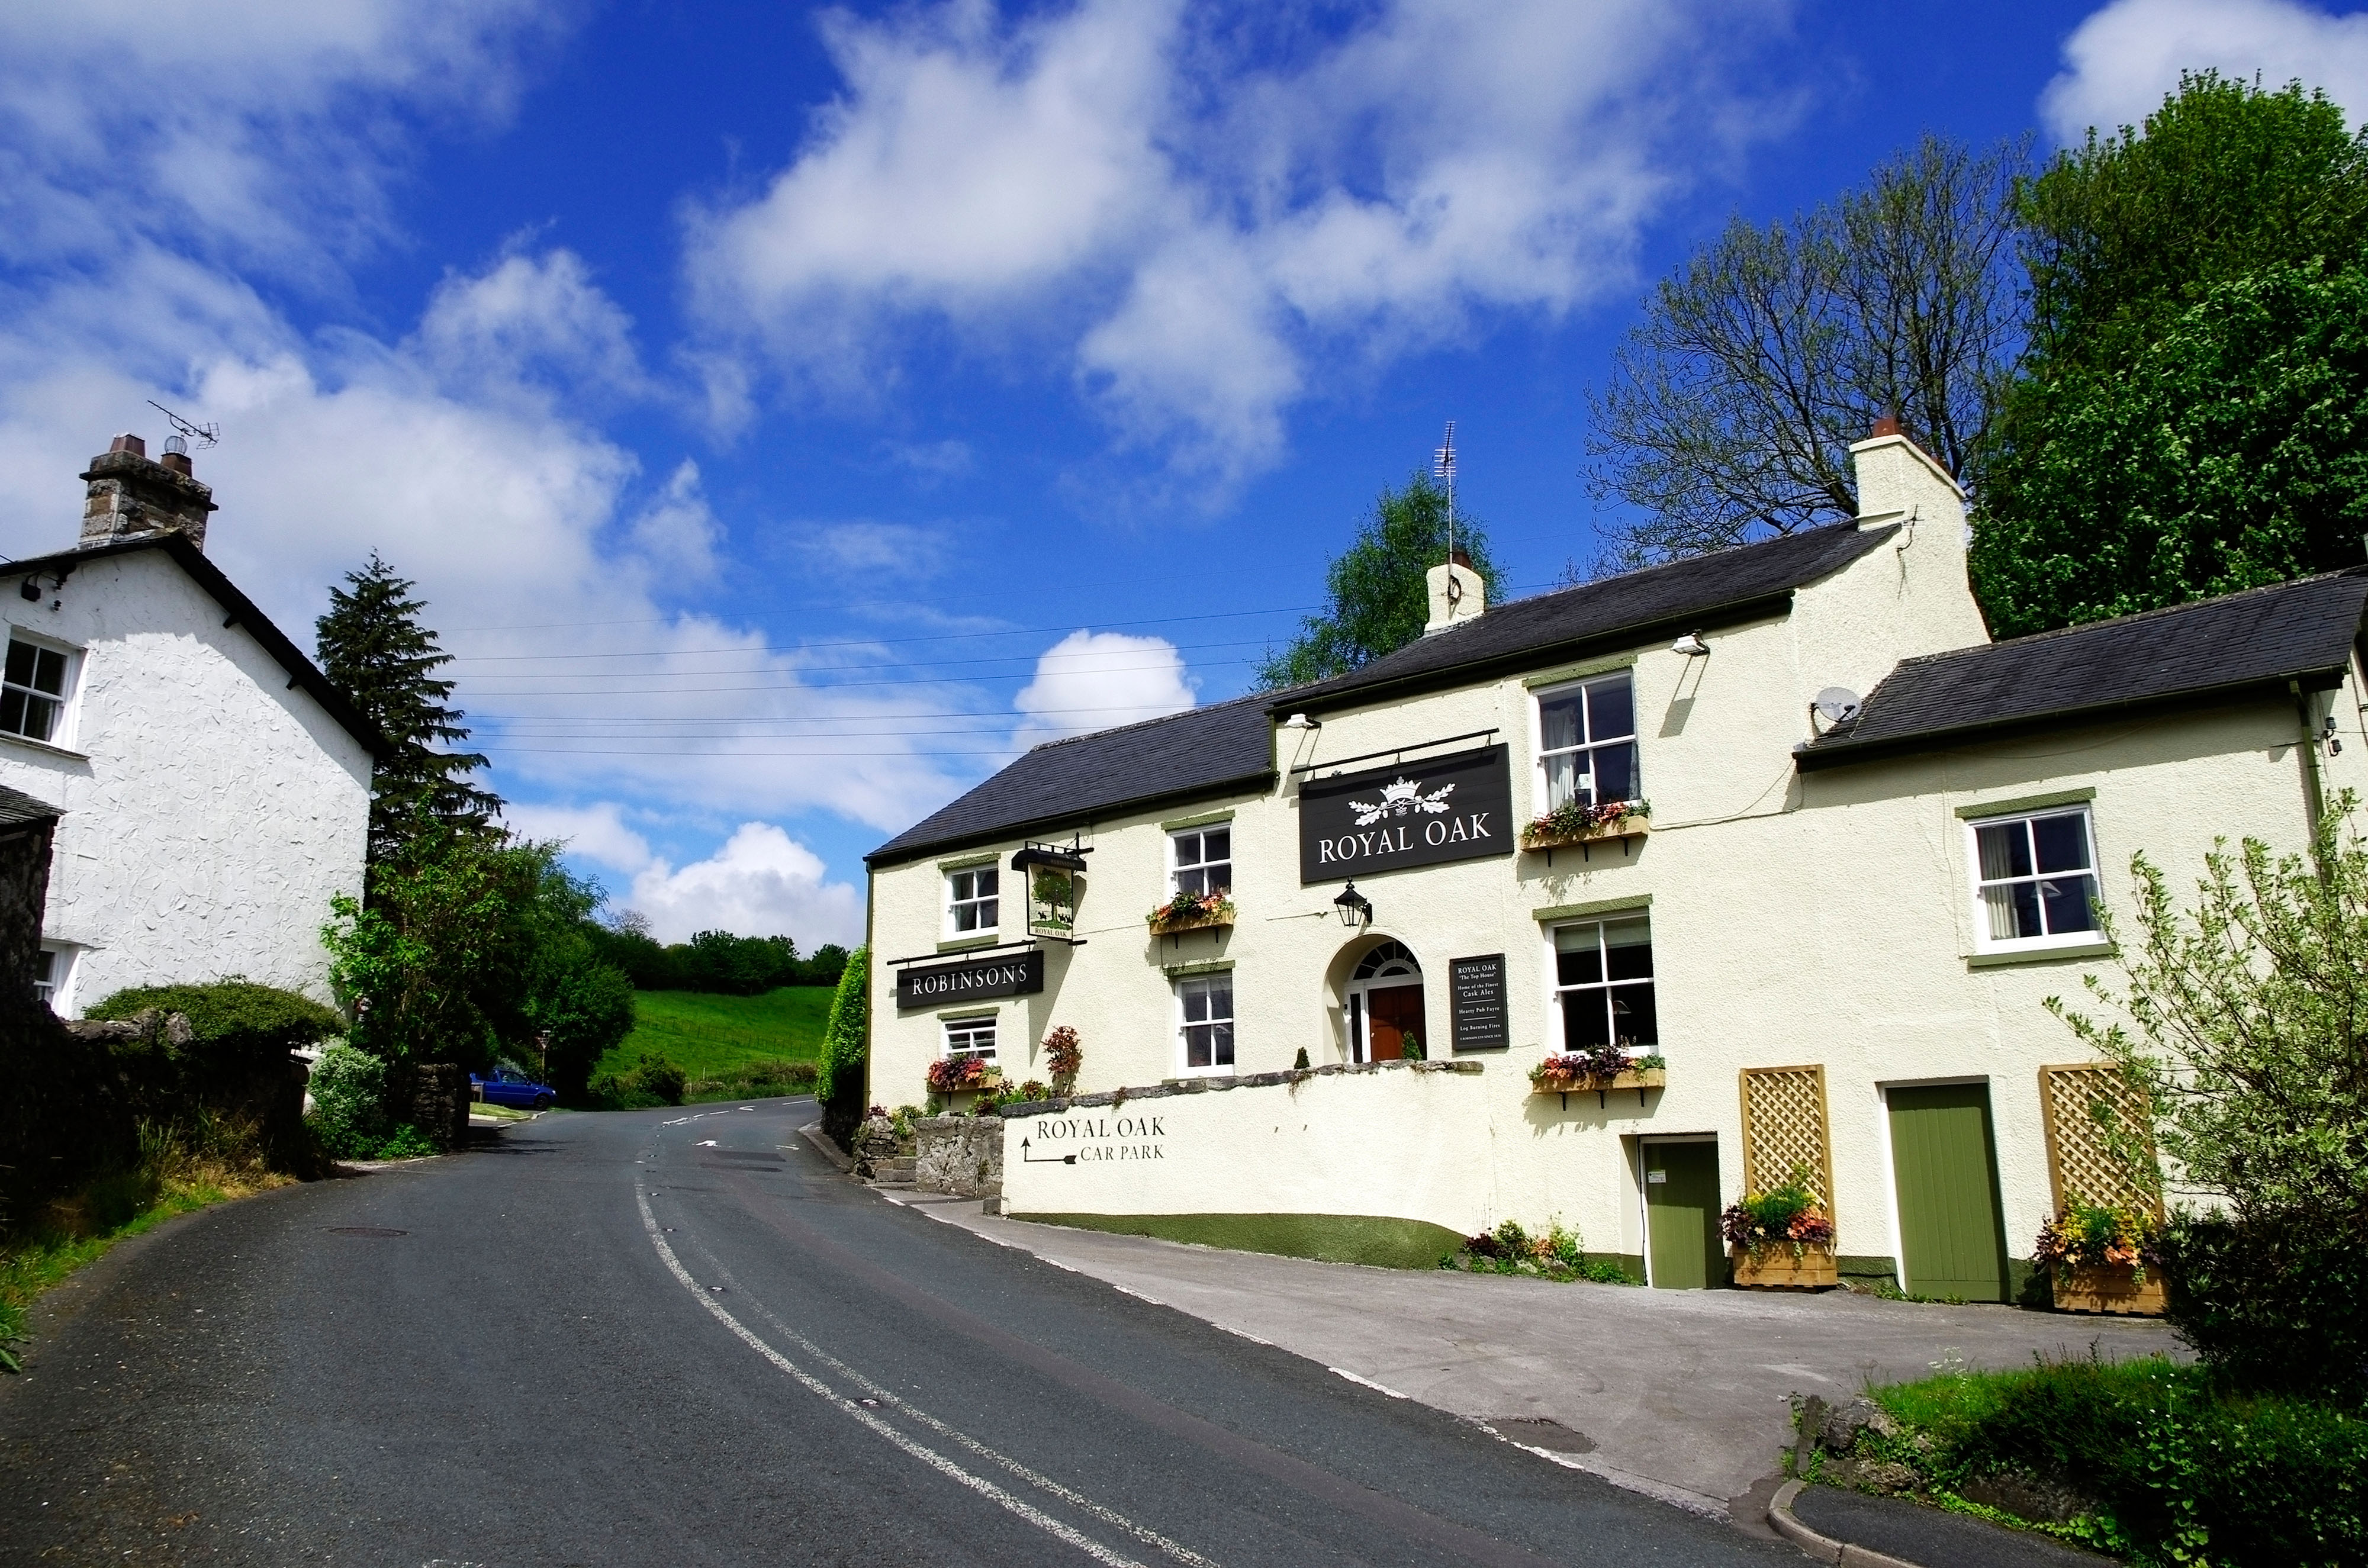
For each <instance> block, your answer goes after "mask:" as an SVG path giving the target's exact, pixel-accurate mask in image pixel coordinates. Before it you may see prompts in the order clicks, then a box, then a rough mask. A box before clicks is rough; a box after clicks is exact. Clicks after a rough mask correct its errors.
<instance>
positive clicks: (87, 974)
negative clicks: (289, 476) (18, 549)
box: [0, 436, 386, 1017]
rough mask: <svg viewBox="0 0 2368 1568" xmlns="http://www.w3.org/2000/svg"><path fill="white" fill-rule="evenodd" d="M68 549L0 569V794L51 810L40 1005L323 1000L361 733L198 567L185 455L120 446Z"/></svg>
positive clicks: (200, 555)
mask: <svg viewBox="0 0 2368 1568" xmlns="http://www.w3.org/2000/svg"><path fill="white" fill-rule="evenodd" d="M82 477H83V480H84V482H85V484H86V485H87V491H86V494H85V509H84V514H83V523H82V537H81V540H80V541H79V542H78V544H77V545H76V546H75V548H74V549H72V550H67V551H60V552H58V553H57V554H54V555H44V556H40V557H39V558H37V559H34V560H29V561H17V562H7V563H6V565H5V567H0V582H6V583H13V584H14V585H15V588H16V591H15V592H13V593H6V594H5V595H0V606H5V610H0V614H5V616H6V622H7V639H8V646H7V654H6V670H5V677H0V784H5V785H7V786H9V787H11V788H13V789H16V790H22V791H23V792H24V793H25V794H27V795H29V796H31V797H33V798H34V799H36V800H39V801H44V802H46V803H48V804H49V805H51V806H53V807H55V808H56V809H57V810H58V812H60V817H59V822H58V827H57V836H56V842H55V848H54V855H53V859H52V863H51V873H50V884H49V905H48V910H47V913H46V915H45V917H44V919H43V921H42V926H41V938H42V939H41V951H42V958H41V970H40V973H39V974H38V976H37V985H38V989H39V990H40V994H42V995H43V996H44V997H46V998H47V999H48V1000H49V1002H50V1004H51V1006H53V1007H54V1008H55V1009H56V1010H57V1011H58V1012H59V1013H60V1014H61V1015H63V1016H64V1017H77V1016H79V1013H80V1010H81V1008H82V1007H83V1006H86V1005H87V1004H89V1003H92V1002H95V1001H97V1000H98V999H99V998H101V997H104V996H107V995H108V994H112V993H114V992H116V991H118V990H120V989H122V988H123V987H125V986H130V985H157V984H166V983H178V982H187V981H205V980H214V979H220V978H222V977H223V976H226V975H231V974H243V975H245V977H246V978H248V979H250V980H255V981H259V982H262V983H267V984H271V985H279V986H283V987H286V988H287V989H289V990H292V991H301V992H304V993H306V994H310V995H313V996H315V997H317V998H319V999H321V1000H323V1001H326V1000H328V999H329V991H328V983H327V972H328V958H327V955H326V954H325V953H324V951H323V949H322V947H321V940H320V930H321V926H323V924H324V923H325V922H326V921H327V919H328V918H329V901H330V898H331V897H332V896H333V895H334V894H336V893H339V892H347V893H357V894H358V893H359V892H360V891H361V886H362V865H363V855H364V851H365V848H366V846H367V839H368V832H369V824H370V769H371V765H372V762H373V760H374V758H375V757H376V756H379V755H381V753H382V752H383V750H384V748H385V744H386V743H385V741H384V740H383V738H382V737H381V736H380V734H379V733H378V732H377V730H376V729H375V728H374V727H373V726H372V725H371V724H370V722H369V721H368V720H367V719H365V718H364V717H363V716H362V715H361V713H360V712H359V711H358V710H356V709H355V708H354V706H353V705H352V704H351V703H350V702H348V701H347V699H345V698H344V696H343V695H341V694H340V693H339V692H338V691H337V690H336V688H335V687H333V686H331V684H330V683H329V680H328V678H327V677H326V676H324V675H323V674H322V673H321V672H320V670H319V669H318V668H317V667H315V666H314V665H313V662H312V661H311V660H310V659H308V658H307V657H305V655H304V654H303V653H302V651H300V650H299V649H298V648H297V646H296V645H295V644H294V643H293V642H290V641H289V639H288V638H287V637H286V636H285V635H284V634H283V633H281V631H279V628H278V627H276V626H274V625H272V623H271V622H270V620H269V619H268V618H266V617H265V615H264V614H263V612H262V611H261V610H259V609H257V608H256V606H255V604H254V602H253V601H252V600H250V599H249V598H248V597H246V596H245V594H243V593H241V592H240V591H239V589H238V587H237V585H234V584H233V583H232V582H231V580H230V579H229V578H228V577H226V576H224V575H223V574H222V569H221V568H220V567H218V566H216V565H215V564H214V563H213V562H211V561H210V560H208V559H207V558H206V554H205V539H206V523H207V517H208V515H209V514H211V512H212V511H213V510H214V504H213V499H212V492H211V490H210V489H209V488H208V487H207V486H206V485H204V484H201V483H199V482H198V481H197V479H196V478H195V477H194V475H193V472H192V467H191V464H190V461H189V459H188V456H187V455H186V454H185V453H182V452H179V451H174V450H168V451H166V452H165V456H164V458H163V460H161V461H159V460H152V459H150V458H149V457H148V456H147V453H146V448H145V445H144V444H143V443H142V440H141V439H140V437H136V436H119V437H116V438H115V441H114V443H113V445H112V446H111V447H110V448H109V449H108V451H106V452H105V453H103V454H101V455H100V456H99V457H97V458H95V459H93V460H92V461H91V465H90V468H89V470H88V472H85V473H84V474H83V476H82Z"/></svg>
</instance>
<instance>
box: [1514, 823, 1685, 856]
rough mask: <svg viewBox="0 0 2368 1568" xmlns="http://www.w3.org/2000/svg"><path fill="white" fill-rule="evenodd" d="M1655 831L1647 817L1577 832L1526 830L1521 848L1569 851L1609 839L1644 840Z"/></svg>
mask: <svg viewBox="0 0 2368 1568" xmlns="http://www.w3.org/2000/svg"><path fill="white" fill-rule="evenodd" d="M1652 831H1653V824H1652V821H1651V819H1650V818H1647V817H1622V818H1621V819H1620V820H1619V821H1617V822H1608V823H1605V824H1602V825H1601V826H1600V827H1583V828H1580V829H1578V830H1577V831H1576V832H1561V833H1555V832H1545V833H1536V832H1532V831H1530V830H1528V829H1524V830H1523V831H1522V833H1521V847H1522V848H1524V849H1567V848H1569V847H1571V846H1573V845H1576V844H1597V843H1600V842H1602V841H1603V840H1605V839H1609V838H1642V837H1644V836H1645V835H1646V834H1648V833H1650V832H1652Z"/></svg>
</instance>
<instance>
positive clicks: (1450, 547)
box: [1430, 419, 1455, 581]
mask: <svg viewBox="0 0 2368 1568" xmlns="http://www.w3.org/2000/svg"><path fill="white" fill-rule="evenodd" d="M1430 476H1431V478H1433V479H1436V480H1441V481H1443V482H1445V483H1446V485H1447V559H1448V560H1449V561H1450V562H1452V561H1454V559H1455V421H1454V420H1452V419H1451V420H1449V421H1448V422H1447V437H1446V439H1444V440H1442V441H1441V442H1440V444H1439V450H1438V451H1436V452H1433V453H1432V454H1431V458H1430ZM1450 581H1452V577H1451V579H1450Z"/></svg>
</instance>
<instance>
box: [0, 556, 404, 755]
mask: <svg viewBox="0 0 2368 1568" xmlns="http://www.w3.org/2000/svg"><path fill="white" fill-rule="evenodd" d="M142 550H161V551H164V552H165V554H167V555H169V556H171V557H172V558H173V561H174V562H175V563H176V565H178V566H179V567H180V568H181V570H182V571H184V572H186V573H188V574H189V576H190V577H192V578H193V579H195V580H196V582H197V585H198V586H199V587H201V588H203V589H204V590H205V591H206V592H207V593H208V594H209V595H211V596H212V598H213V601H214V602H215V603H216V604H218V605H220V606H222V608H223V609H225V610H227V611H229V612H230V617H231V620H230V624H234V625H238V626H243V627H245V628H246V632H247V635H248V636H250V637H252V638H254V639H255V640H256V642H260V643H262V644H263V647H264V650H265V652H267V653H269V654H270V655H271V656H272V657H273V658H274V659H276V660H278V661H279V667H280V668H281V669H284V670H286V671H287V672H288V684H289V685H290V686H291V687H294V686H301V687H303V688H304V690H305V692H306V693H307V694H308V695H310V696H311V697H312V699H313V701H315V702H318V703H319V704H320V705H321V706H322V707H323V708H325V709H327V710H328V712H329V717H330V718H332V719H335V720H336V722H337V723H338V725H339V726H340V727H341V728H343V729H344V730H345V732H346V733H347V734H349V735H351V736H353V737H354V739H355V740H357V741H359V742H360V743H361V744H362V746H363V748H364V749H365V750H367V751H368V752H369V753H370V756H373V757H378V758H381V759H382V758H385V757H388V756H393V753H394V747H393V745H392V744H389V743H388V741H387V738H386V736H385V735H384V734H382V733H381V732H380V730H379V727H378V726H377V725H376V724H373V723H371V722H370V719H369V717H368V716H367V715H365V714H364V713H363V712H362V710H360V709H359V708H357V707H355V706H354V705H353V703H352V701H351V700H349V699H347V696H346V694H345V693H344V692H342V691H340V690H338V689H337V687H336V685H335V684H334V683H333V682H331V680H330V679H329V677H328V676H324V675H323V674H322V673H321V668H320V666H319V665H315V664H314V663H313V661H312V660H311V659H309V658H307V657H305V656H304V651H303V650H302V649H301V648H299V647H297V646H296V644H295V643H293V642H290V641H289V640H288V635H287V633H285V632H283V631H280V630H279V628H278V627H277V626H274V625H272V624H271V618H270V617H269V616H267V615H265V614H264V613H263V611H262V610H261V609H259V608H256V603H255V601H254V600H253V599H250V598H248V597H246V596H245V594H244V593H242V592H240V591H239V586H238V585H237V584H235V583H233V582H232V581H231V580H230V578H229V577H228V576H227V575H226V574H224V573H223V571H222V568H221V567H219V566H217V565H215V564H214V563H213V562H211V561H210V560H208V559H207V558H206V552H205V551H202V550H199V548H198V547H197V546H196V545H194V544H192V543H191V542H189V537H188V535H187V534H185V533H182V532H181V531H180V530H179V529H177V528H164V529H159V530H158V531H157V532H154V533H147V534H137V535H134V536H132V537H131V538H129V539H120V540H109V541H108V543H106V544H96V545H92V546H91V547H90V548H88V549H86V550H61V551H56V552H55V553H54V554H50V555H36V556H33V557H31V558H29V559H28V560H24V561H7V562H0V582H6V581H7V580H9V579H11V578H23V577H29V576H32V575H33V574H36V573H40V574H43V575H48V574H53V573H57V572H65V573H67V574H69V576H68V579H67V580H68V581H69V582H71V581H72V580H73V579H72V576H71V574H72V573H73V572H74V569H75V568H76V567H78V566H80V565H82V564H83V563H84V562H90V561H103V560H105V559H106V558H108V556H111V555H131V554H133V553H135V552H136V551H142Z"/></svg>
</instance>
